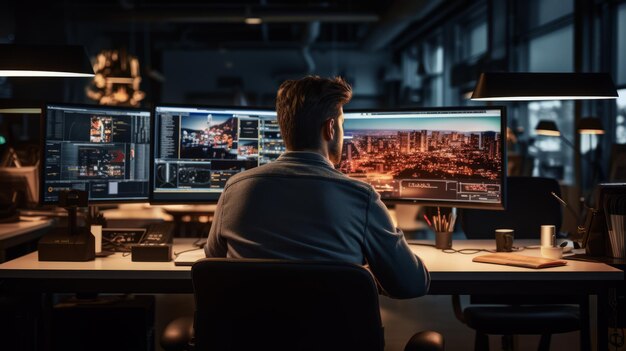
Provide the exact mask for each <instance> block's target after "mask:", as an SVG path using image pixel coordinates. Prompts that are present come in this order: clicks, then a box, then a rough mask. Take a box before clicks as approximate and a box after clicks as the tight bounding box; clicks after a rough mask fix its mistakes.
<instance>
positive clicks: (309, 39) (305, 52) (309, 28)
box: [301, 22, 320, 74]
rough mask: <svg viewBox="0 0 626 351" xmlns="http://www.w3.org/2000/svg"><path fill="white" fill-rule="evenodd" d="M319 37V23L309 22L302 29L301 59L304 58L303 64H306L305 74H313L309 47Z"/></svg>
mask: <svg viewBox="0 0 626 351" xmlns="http://www.w3.org/2000/svg"><path fill="white" fill-rule="evenodd" d="M319 35H320V23H319V22H310V23H308V24H307V25H306V26H305V27H304V32H303V34H302V40H301V43H302V49H301V52H302V57H303V58H304V62H306V66H307V73H308V74H313V73H314V72H315V60H313V56H312V55H311V45H312V44H313V43H315V41H316V40H317V38H318V37H319Z"/></svg>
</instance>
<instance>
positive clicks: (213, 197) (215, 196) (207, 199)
mask: <svg viewBox="0 0 626 351" xmlns="http://www.w3.org/2000/svg"><path fill="white" fill-rule="evenodd" d="M160 107H166V108H197V109H229V110H240V111H246V110H258V111H267V112H276V109H275V108H273V107H268V106H228V105H201V104H174V103H161V104H155V105H154V106H153V107H152V119H151V121H150V146H151V147H150V183H149V187H150V191H149V194H150V196H149V200H150V204H151V205H168V204H170V205H171V204H202V203H204V204H206V203H217V202H218V201H219V198H220V196H222V193H223V191H220V192H215V193H208V192H207V193H204V194H206V196H203V197H202V198H200V199H185V200H180V199H155V197H154V195H155V192H154V177H155V175H154V161H155V155H156V147H157V145H156V140H155V138H154V134H155V133H156V120H157V112H156V110H157V108H160Z"/></svg>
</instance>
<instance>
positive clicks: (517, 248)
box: [409, 242, 535, 255]
mask: <svg viewBox="0 0 626 351" xmlns="http://www.w3.org/2000/svg"><path fill="white" fill-rule="evenodd" d="M409 244H410V245H416V246H427V247H435V244H424V243H415V242H414V243H409ZM534 248H535V247H533V246H528V247H527V246H514V247H513V251H511V252H520V251H524V250H526V249H534ZM441 252H444V253H448V254H453V253H460V254H463V255H473V254H477V253H479V252H491V253H494V252H497V251H496V250H487V249H471V248H468V249H460V250H456V249H442V250H441Z"/></svg>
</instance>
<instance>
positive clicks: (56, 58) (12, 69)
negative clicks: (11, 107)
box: [0, 44, 94, 77]
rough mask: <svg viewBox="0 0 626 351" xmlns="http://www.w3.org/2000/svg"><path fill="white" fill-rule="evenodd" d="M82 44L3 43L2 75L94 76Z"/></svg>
mask: <svg viewBox="0 0 626 351" xmlns="http://www.w3.org/2000/svg"><path fill="white" fill-rule="evenodd" d="M93 76H94V73H93V68H92V66H91V63H90V62H89V59H88V58H87V55H86V53H85V49H84V48H83V47H82V46H77V45H66V46H51V45H14V44H1V45H0V77H93Z"/></svg>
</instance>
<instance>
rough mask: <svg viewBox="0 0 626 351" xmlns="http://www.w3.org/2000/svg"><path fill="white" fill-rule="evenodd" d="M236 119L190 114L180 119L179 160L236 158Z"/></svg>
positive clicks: (214, 115)
mask: <svg viewBox="0 0 626 351" xmlns="http://www.w3.org/2000/svg"><path fill="white" fill-rule="evenodd" d="M237 138H238V136H237V118H235V117H232V116H230V115H218V114H209V115H207V114H191V115H189V116H186V117H184V118H181V131H180V144H181V145H180V146H181V147H180V158H183V159H231V158H233V159H234V158H237Z"/></svg>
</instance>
